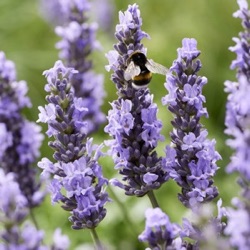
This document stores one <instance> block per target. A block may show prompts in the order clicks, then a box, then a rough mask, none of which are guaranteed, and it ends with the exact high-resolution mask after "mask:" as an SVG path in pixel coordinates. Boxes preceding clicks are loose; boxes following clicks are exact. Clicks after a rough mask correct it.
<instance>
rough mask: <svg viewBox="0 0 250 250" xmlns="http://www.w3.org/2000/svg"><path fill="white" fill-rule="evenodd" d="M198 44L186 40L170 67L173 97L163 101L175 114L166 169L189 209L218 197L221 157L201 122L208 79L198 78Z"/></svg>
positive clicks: (166, 97) (169, 96)
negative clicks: (217, 179) (216, 183)
mask: <svg viewBox="0 0 250 250" xmlns="http://www.w3.org/2000/svg"><path fill="white" fill-rule="evenodd" d="M196 45H197V42H196V40H195V39H188V38H185V39H183V41H182V46H183V47H182V48H179V49H178V58H177V60H175V61H174V63H173V65H172V67H171V68H170V72H171V73H172V74H169V75H168V76H167V82H166V84H165V87H166V89H167V90H168V92H169V94H168V95H166V96H165V97H164V98H163V99H162V103H163V105H167V106H168V109H169V110H170V111H171V112H172V113H173V114H174V120H173V121H172V125H173V127H174V130H173V132H172V133H171V139H172V143H173V148H170V147H167V148H166V153H167V155H166V158H165V159H164V164H165V170H166V171H169V173H170V176H171V177H172V178H173V179H174V180H175V181H176V182H177V184H178V185H179V186H180V187H181V188H182V192H181V194H179V199H180V201H181V202H182V203H183V204H184V205H185V206H187V207H193V205H194V204H199V203H203V202H207V201H211V200H212V199H214V198H215V197H216V196H217V195H218V191H217V188H216V187H214V186H213V179H212V178H213V176H214V175H215V172H216V170H217V169H218V167H217V165H216V161H217V160H219V159H220V158H221V157H220V155H219V154H218V152H216V151H215V148H214V146H215V140H212V141H210V140H208V139H207V134H208V132H207V130H206V129H203V128H202V124H201V123H200V118H201V117H202V116H206V117H207V116H208V114H207V111H206V109H205V108H204V107H203V103H204V102H205V97H204V96H203V95H202V87H203V86H204V85H205V84H206V83H207V79H206V78H205V77H200V76H197V73H198V71H199V70H200V68H201V62H200V60H198V59H197V57H198V56H199V54H200V51H199V50H197V48H196Z"/></svg>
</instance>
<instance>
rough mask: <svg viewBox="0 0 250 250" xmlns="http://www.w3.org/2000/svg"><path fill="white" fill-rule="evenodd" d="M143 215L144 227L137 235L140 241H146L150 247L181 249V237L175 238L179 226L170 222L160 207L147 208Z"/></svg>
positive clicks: (177, 234)
mask: <svg viewBox="0 0 250 250" xmlns="http://www.w3.org/2000/svg"><path fill="white" fill-rule="evenodd" d="M145 217H146V227H145V230H144V231H143V232H142V233H141V234H140V235H139V237H138V238H139V240H140V241H143V242H147V243H148V245H149V247H152V249H182V248H181V244H180V243H181V241H180V242H179V240H181V239H178V238H177V237H178V236H179V232H180V227H179V226H178V225H176V224H172V223H171V222H170V220H169V218H168V216H167V215H166V214H165V213H163V212H162V210H161V209H160V208H148V209H147V210H146V212H145ZM178 245H179V247H180V248H177V246H178Z"/></svg>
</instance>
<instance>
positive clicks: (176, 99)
mask: <svg viewBox="0 0 250 250" xmlns="http://www.w3.org/2000/svg"><path fill="white" fill-rule="evenodd" d="M119 19H120V24H118V25H117V26H116V32H115V36H116V38H117V39H118V41H119V42H118V43H117V44H116V45H114V48H115V50H112V51H110V52H109V53H108V54H107V58H108V60H109V65H108V66H106V69H107V70H108V71H109V70H113V71H114V73H113V74H112V78H111V79H112V81H113V82H114V83H115V84H116V88H117V89H118V95H119V98H118V100H116V101H114V102H113V103H112V104H111V106H112V110H110V111H109V114H108V120H109V124H108V125H107V126H106V127H105V131H106V132H107V133H109V135H110V136H112V137H113V140H110V141H108V143H107V145H108V146H109V147H110V154H111V155H112V157H113V159H114V162H115V168H116V169H118V170H119V173H120V174H121V175H122V176H123V178H122V181H123V182H121V181H119V180H117V179H112V180H111V183H112V184H114V185H115V186H118V187H120V188H123V189H124V190H125V194H126V195H136V196H143V195H145V194H148V195H149V198H150V200H151V203H152V206H153V207H154V208H149V209H148V210H147V211H146V214H145V216H146V228H145V231H144V232H143V233H142V234H141V235H140V236H139V240H140V241H144V242H147V243H148V244H149V246H150V247H152V249H199V246H200V245H201V243H204V242H206V237H205V235H203V234H202V233H201V232H200V229H197V225H196V227H195V226H193V225H192V223H191V222H189V221H188V220H187V219H185V220H184V221H183V228H182V227H181V226H179V225H177V224H174V223H171V222H170V220H169V218H168V216H167V215H166V214H165V213H164V212H163V211H162V210H161V209H160V208H159V207H158V206H159V205H158V203H157V201H156V199H155V197H154V195H153V194H152V190H154V189H156V188H159V187H160V186H161V185H162V184H163V183H164V182H166V181H167V180H168V179H169V177H171V178H173V179H174V180H175V181H176V182H177V183H178V185H180V186H181V187H182V194H179V199H180V201H181V202H182V203H183V204H184V205H185V206H187V207H190V208H192V209H193V210H195V212H196V213H197V211H199V210H201V206H200V207H199V206H198V204H201V203H207V202H209V201H211V200H212V199H214V198H215V197H216V196H217V195H218V191H217V189H216V187H213V179H212V178H213V176H214V175H215V172H216V170H217V169H218V167H217V165H216V161H217V160H219V159H220V155H219V154H218V153H217V152H216V151H215V148H214V146H215V140H212V141H210V140H208V139H207V138H206V137H207V134H208V133H207V131H206V130H205V129H202V125H201V124H200V122H199V121H200V117H201V116H207V115H208V114H207V111H206V109H205V108H203V102H205V97H204V96H203V95H202V87H203V86H204V84H205V83H206V82H207V80H206V78H205V77H200V76H197V72H198V71H199V70H200V68H201V63H200V61H199V60H198V59H197V57H198V56H199V54H200V52H199V51H198V50H197V48H196V46H197V42H196V41H195V39H183V47H182V48H180V49H178V58H177V60H175V61H174V64H173V66H172V67H171V69H170V73H169V74H168V75H167V83H166V85H165V86H166V89H167V90H168V91H169V94H168V95H167V96H166V97H164V98H163V104H164V105H168V107H169V110H170V111H171V112H173V113H174V115H175V119H174V121H173V122H172V124H173V126H174V131H173V132H172V133H171V139H172V144H173V145H174V146H173V147H170V146H168V147H167V148H166V157H165V158H164V159H162V158H161V157H158V156H157V154H156V153H155V148H156V146H157V143H158V141H159V140H162V139H163V136H162V135H161V134H160V131H161V127H162V124H161V122H160V121H159V120H158V119H157V117H156V115H157V110H158V109H157V106H156V104H154V103H153V102H152V96H151V95H150V94H149V89H148V88H142V89H134V88H133V86H132V85H131V80H130V81H126V80H125V79H124V71H125V69H126V67H127V60H128V58H129V56H130V54H131V53H133V52H135V51H140V52H142V53H146V49H145V48H144V47H143V45H142V44H141V39H142V38H145V37H148V34H146V33H145V32H143V31H142V30H141V25H142V20H141V18H140V12H139V9H138V6H137V5H136V4H134V5H132V6H131V5H130V6H129V7H128V10H127V11H125V12H124V13H122V12H120V13H119ZM152 197H154V198H152ZM219 214H221V213H219ZM221 218H222V216H218V217H216V218H214V220H212V219H211V220H210V221H209V222H208V224H209V225H214V227H213V229H214V231H215V235H216V234H217V233H220V232H221V231H222V229H223V226H224V225H223V224H222V222H221ZM185 238H189V239H190V240H193V241H191V243H189V242H188V241H186V240H185ZM204 244H205V243H204Z"/></svg>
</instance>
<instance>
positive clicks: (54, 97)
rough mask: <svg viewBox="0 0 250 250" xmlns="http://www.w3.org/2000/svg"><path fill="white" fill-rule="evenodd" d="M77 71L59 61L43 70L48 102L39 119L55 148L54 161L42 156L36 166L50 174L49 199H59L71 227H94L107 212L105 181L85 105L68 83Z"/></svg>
mask: <svg viewBox="0 0 250 250" xmlns="http://www.w3.org/2000/svg"><path fill="white" fill-rule="evenodd" d="M76 73H77V71H76V70H74V69H73V68H67V67H65V66H64V65H63V64H62V62H61V61H57V62H56V63H55V65H54V67H53V68H51V69H50V70H46V71H45V72H44V75H45V76H46V78H47V81H48V83H47V84H46V85H45V91H46V92H48V93H49V94H48V95H47V97H46V100H47V101H48V103H49V104H48V105H46V106H45V107H44V108H43V107H39V110H40V114H39V120H38V121H39V122H43V123H47V124H48V131H47V135H48V136H49V137H52V136H53V137H54V141H51V142H50V143H49V145H50V147H51V148H53V149H54V151H55V153H54V155H53V157H54V159H55V160H56V162H55V163H53V162H51V161H50V160H49V159H48V158H43V159H42V161H40V162H39V163H38V166H39V167H40V168H42V169H43V172H42V176H43V178H45V179H46V178H48V177H50V176H51V175H52V179H51V181H50V184H49V190H50V191H51V198H52V202H53V203H55V202H62V208H63V209H65V210H66V211H70V213H71V216H70V218H69V220H70V221H71V223H72V228H73V229H83V228H88V229H93V230H94V229H95V227H96V226H97V225H98V224H99V223H100V221H102V220H103V218H104V217H105V215H106V209H105V208H104V205H105V204H106V203H107V202H108V201H109V198H108V194H107V192H106V191H105V185H107V182H108V181H107V180H106V179H105V178H104V177H103V175H102V169H101V166H100V165H99V164H98V162H97V160H98V158H99V157H100V155H101V152H100V149H101V146H96V145H92V139H89V138H87V124H86V122H85V121H83V119H82V118H83V116H84V115H85V113H86V112H87V109H86V108H85V107H84V99H83V98H78V97H76V96H75V91H74V88H73V87H72V83H71V80H72V78H73V74H76Z"/></svg>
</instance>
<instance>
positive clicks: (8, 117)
mask: <svg viewBox="0 0 250 250" xmlns="http://www.w3.org/2000/svg"><path fill="white" fill-rule="evenodd" d="M27 91H28V87H27V84H26V82H25V81H17V80H16V69H15V64H14V63H13V62H12V61H10V60H7V59H6V57H5V54H4V53H3V52H0V131H1V133H0V167H1V168H2V169H3V170H4V172H5V173H6V174H7V173H10V172H13V173H15V178H16V181H17V182H18V184H19V186H20V190H22V193H23V195H24V196H25V197H26V199H27V201H28V203H27V206H28V207H29V208H32V207H35V206H37V205H39V204H40V203H41V202H42V200H43V197H44V192H42V191H41V190H40V183H39V182H38V181H37V180H36V178H35V176H36V172H37V171H36V168H35V166H33V164H34V163H35V161H36V159H37V157H39V155H40V152H39V148H40V145H41V143H42V140H43V135H42V134H41V128H40V126H38V125H37V124H35V123H34V122H31V121H28V120H27V119H26V118H25V117H24V116H23V115H22V113H21V112H22V110H23V109H24V108H26V107H27V108H29V107H31V102H30V100H29V98H28V97H27V96H26V94H27Z"/></svg>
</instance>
